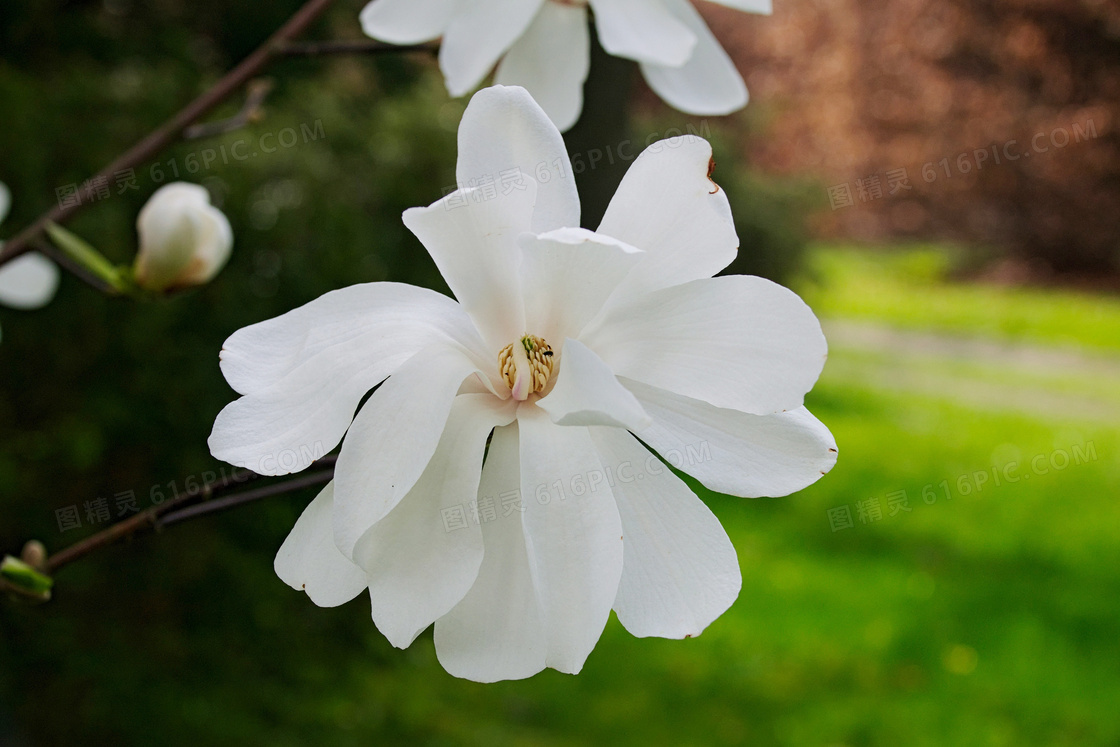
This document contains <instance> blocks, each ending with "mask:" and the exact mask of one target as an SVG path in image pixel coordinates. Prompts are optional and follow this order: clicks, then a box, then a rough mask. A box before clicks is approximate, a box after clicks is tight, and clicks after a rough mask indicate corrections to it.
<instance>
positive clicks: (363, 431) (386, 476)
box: [334, 345, 477, 558]
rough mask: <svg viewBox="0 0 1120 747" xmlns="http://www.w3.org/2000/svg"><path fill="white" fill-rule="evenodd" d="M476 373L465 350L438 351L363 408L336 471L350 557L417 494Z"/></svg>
mask: <svg viewBox="0 0 1120 747" xmlns="http://www.w3.org/2000/svg"><path fill="white" fill-rule="evenodd" d="M476 370H477V367H476V365H475V363H474V362H473V361H471V359H470V358H469V357H468V356H466V355H464V354H463V353H462V351H460V350H457V349H455V348H454V347H451V346H445V345H436V346H433V347H431V348H427V349H426V350H422V351H421V352H419V353H417V354H416V355H415V356H413V357H412V358H410V359H409V360H408V362H407V363H405V364H404V365H403V366H401V367H400V368H398V369H397V371H396V373H395V374H393V375H392V376H390V377H389V378H388V379H387V380H386V381H385V383H384V384H382V385H381V386H380V388H378V390H377V391H375V392H374V393H373V395H372V396H371V397H370V398H369V401H368V402H366V403H365V405H363V406H362V409H361V410H360V411H359V412H358V415H357V417H356V418H354V423H353V425H351V426H350V431H349V432H348V433H347V434H346V440H345V441H344V442H343V444H342V451H341V452H340V453H339V455H338V464H337V465H336V466H335V478H334V482H335V512H334V539H335V543H336V544H337V545H338V547H339V549H340V550H342V552H343V553H344V554H345V555H346V556H347V557H350V558H353V557H354V546H355V545H356V544H357V543H358V540H359V539H361V537H362V535H363V534H365V533H366V532H367V531H368V530H369V529H370V527H372V526H373V525H374V524H376V523H377V522H379V521H381V520H382V519H383V518H385V516H386V515H387V514H388V513H389V512H390V511H392V510H393V508H395V507H396V505H397V504H398V503H400V500H401V498H403V497H404V496H405V495H406V494H407V493H408V491H410V490H412V487H413V486H414V485H415V484H416V481H417V480H418V479H419V478H420V475H421V474H422V473H423V472H424V468H425V467H426V466H427V465H428V462H429V461H431V458H432V454H434V453H435V450H436V446H437V445H438V444H439V440H440V436H441V435H442V434H443V430H444V426H445V425H446V423H447V417H448V414H449V413H450V412H451V404H452V401H453V400H454V399H455V394H456V392H458V390H459V386H460V385H461V384H462V383H463V380H464V379H466V378H467V377H468V376H470V375H471V374H473V373H474V372H475V371H476Z"/></svg>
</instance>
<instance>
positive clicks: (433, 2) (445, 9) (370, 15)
mask: <svg viewBox="0 0 1120 747" xmlns="http://www.w3.org/2000/svg"><path fill="white" fill-rule="evenodd" d="M459 5H460V0H373V2H371V3H369V4H368V5H366V7H364V8H363V9H362V12H361V15H360V16H359V17H358V18H359V20H360V21H361V24H362V31H364V32H365V33H366V35H367V36H372V37H373V38H374V39H380V40H381V41H386V42H389V43H390V44H419V43H420V42H425V41H428V40H430V39H435V38H437V37H439V36H440V35H441V34H443V31H444V29H446V28H447V25H448V24H449V23H451V16H452V14H453V13H454V12H455V10H456V9H457V8H458V7H459Z"/></svg>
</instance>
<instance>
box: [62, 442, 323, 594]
mask: <svg viewBox="0 0 1120 747" xmlns="http://www.w3.org/2000/svg"><path fill="white" fill-rule="evenodd" d="M336 458H337V457H335V456H327V457H324V458H322V459H320V460H319V461H318V462H316V463H315V466H316V467H317V469H315V470H314V471H312V472H309V473H308V474H304V475H300V476H298V477H295V478H292V479H288V480H283V481H281V482H277V483H273V484H272V485H267V486H265V487H261V488H255V489H253V490H247V491H242V492H235V491H236V489H237V488H238V487H239V486H241V485H244V484H245V483H247V482H251V481H255V480H259V479H261V478H262V476H261V475H258V474H256V473H255V472H249V471H248V470H246V471H243V472H240V473H238V472H237V471H236V470H235V471H234V473H233V474H232V475H229V476H226V477H223V478H222V479H220V480H216V481H214V482H209V483H205V484H204V485H203V486H202V487H201V488H200V489H199V490H198V491H196V492H194V493H183V494H182V495H180V496H178V497H177V498H173V499H171V500H169V501H166V502H164V503H161V504H160V505H158V506H153V507H151V508H149V509H147V510H146V511H142V512H140V513H138V514H136V515H135V516H131V517H129V518H127V519H125V520H124V521H121V522H118V523H116V524H114V525H113V526H111V527H108V528H107V529H104V530H102V531H100V532H98V533H97V534H94V535H92V536H90V537H87V538H85V539H84V540H81V541H79V542H76V543H74V544H73V545H70V546H69V547H67V548H66V549H64V550H62V551H60V552H58V553H56V554H54V555H51V556H49V557H48V558H47V560H46V562H45V563H44V565H43V568H42V570H43V572H44V573H46V574H47V575H49V576H51V575H54V574H55V572H57V571H58V569H60V568H62V567H63V566H66V565H69V564H70V563H73V562H74V561H75V560H78V559H80V558H83V557H85V556H86V555H88V554H90V553H91V552H93V551H94V550H98V549H100V548H102V547H107V546H108V545H111V544H114V543H116V542H118V541H120V540H122V539H125V538H127V537H132V536H135V535H137V534H141V533H143V532H150V531H160V530H161V529H163V528H164V527H168V526H171V525H173V524H178V523H180V522H183V521H187V520H188V519H193V518H197V517H199V516H206V515H208V514H212V513H216V512H218V511H224V510H226V509H230V508H234V507H236V506H240V505H242V504H245V503H250V502H252V501H257V500H261V499H262V498H269V497H272V496H274V495H282V494H284V493H290V492H293V491H296V490H302V489H303V488H308V487H311V486H313V485H324V484H326V483H328V482H330V481H331V479H332V478H333V477H334V463H335V460H336ZM231 492H232V493H234V494H233V495H230V496H227V497H225V498H221V499H220V500H218V498H219V496H224V495H226V494H227V493H231ZM192 504H193V505H192Z"/></svg>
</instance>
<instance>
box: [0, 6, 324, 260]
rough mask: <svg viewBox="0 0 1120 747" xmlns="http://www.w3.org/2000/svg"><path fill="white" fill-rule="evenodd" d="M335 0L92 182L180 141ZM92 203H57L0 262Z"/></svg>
mask: <svg viewBox="0 0 1120 747" xmlns="http://www.w3.org/2000/svg"><path fill="white" fill-rule="evenodd" d="M332 1H333V0H308V2H306V3H305V4H304V5H303V7H301V8H300V9H299V10H298V11H296V13H295V15H293V16H292V17H291V18H289V19H288V20H287V22H286V23H285V24H284V25H283V26H281V27H280V28H279V29H278V30H277V31H276V32H275V33H274V34H273V35H272V36H270V37H269V38H268V40H267V41H265V43H264V44H262V45H261V46H260V47H258V48H257V49H256V51H254V52H253V53H252V54H250V55H249V56H248V57H246V58H245V59H244V60H242V61H241V64H239V65H238V66H237V67H235V68H234V69H233V70H231V71H229V72H228V73H226V74H225V76H223V77H222V78H221V79H220V80H219V81H218V82H217V83H215V84H214V85H213V86H211V87H210V88H209V89H208V90H207V91H206V92H205V93H203V94H202V95H201V96H199V97H198V98H196V99H195V100H194V101H192V102H191V103H190V104H188V105H187V106H186V107H185V108H184V109H183V110H182V111H180V112H179V113H178V114H176V115H175V116H173V117H172V118H171V119H169V120H167V121H166V122H165V123H164V124H163V125H161V126H160V127H159V128H158V129H156V130H154V131H153V132H151V133H150V134H149V135H148V136H147V137H145V138H144V139H143V140H141V141H140V142H138V143H136V144H135V145H133V146H132V147H131V148H130V149H129V150H128V151H126V152H125V153H124V154H122V155H121V156H119V157H118V158H117V159H116V160H115V161H113V162H112V163H111V164H109V165H108V166H106V167H105V168H103V169H102V170H101V171H100V172H99V173H98V174H96V175H95V176H93V177H92V179H91V181H92V180H101V179H106V180H107V179H110V178H112V177H113V175H114V174H116V173H117V172H119V171H126V170H128V169H131V168H135V167H136V166H139V165H141V164H143V163H144V162H146V161H148V160H150V159H151V158H152V157H153V156H155V155H157V154H158V153H160V152H161V151H163V150H164V149H165V148H166V147H168V146H169V145H171V144H172V143H174V142H176V141H177V140H179V139H180V138H181V137H182V134H183V131H184V130H185V129H186V128H187V127H189V126H191V125H192V124H194V123H195V122H197V121H198V120H200V119H202V118H203V117H205V116H206V115H207V114H209V113H210V112H211V111H213V110H214V108H215V107H217V106H218V105H219V104H221V103H222V102H223V101H225V100H226V99H227V98H229V97H230V96H231V95H233V94H234V93H235V92H236V91H238V90H240V89H241V87H242V86H244V85H245V83H247V82H248V81H249V80H251V79H252V78H255V77H257V76H258V75H259V74H260V73H261V71H262V70H264V68H265V67H267V66H268V65H269V64H270V63H271V62H273V61H274V60H275V59H277V58H278V57H280V56H282V52H281V48H282V47H283V45H284V44H285V43H287V42H288V41H290V40H291V39H292V38H294V37H296V36H298V35H299V34H301V33H302V32H303V31H304V29H306V28H307V27H308V26H309V25H310V24H311V23H312V22H313V21H314V20H315V19H316V18H318V17H319V16H320V15H321V14H322V13H323V11H325V10H326V9H327V8H328V7H329V6H330V4H331V2H332ZM88 204H89V203H88V202H83V203H68V204H66V205H65V206H63V205H59V204H56V205H55V206H54V207H52V208H51V209H50V210H48V211H47V212H46V213H44V214H43V215H41V216H40V217H39V218H38V219H37V220H36V221H35V222H34V223H32V224H31V225H30V226H28V227H27V228H25V229H24V230H23V231H21V232H20V233H19V234H17V235H16V236H15V238H13V239H12V240H11V241H9V242H8V243H7V244H5V245H4V247H3V249H0V265H3V264H4V263H5V262H8V261H10V260H12V259H15V258H16V257H18V256H20V255H21V254H24V253H25V252H28V251H30V250H31V248H32V239H33V238H35V237H36V236H39V235H40V234H41V233H42V232H43V230H44V229H45V228H46V227H47V224H48V223H52V222H53V223H61V222H63V221H65V220H66V219H67V218H69V217H70V216H72V215H73V214H74V213H76V212H78V211H79V210H81V209H82V208H84V207H85V206H86V205H88Z"/></svg>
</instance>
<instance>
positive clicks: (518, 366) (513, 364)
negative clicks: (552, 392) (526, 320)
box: [498, 335, 553, 401]
mask: <svg viewBox="0 0 1120 747" xmlns="http://www.w3.org/2000/svg"><path fill="white" fill-rule="evenodd" d="M552 360H553V356H552V347H551V346H550V345H549V344H548V343H547V342H545V341H544V340H542V339H541V338H539V337H537V336H536V335H525V336H524V337H522V338H521V339H520V340H518V341H517V342H511V343H510V344H509V345H506V346H505V347H504V348H502V352H500V353H498V368H499V369H501V371H502V378H503V379H505V380H506V384H508V385H509V389H510V391H511V392H513V398H514V399H516V400H518V401H524V400H526V399H528V398H529V395H530V394H533V393H534V392H539V391H541V390H542V389H544V388H545V387H546V386H547V385H548V380H549V379H551V378H552Z"/></svg>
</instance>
